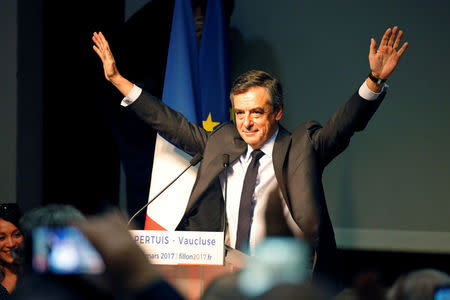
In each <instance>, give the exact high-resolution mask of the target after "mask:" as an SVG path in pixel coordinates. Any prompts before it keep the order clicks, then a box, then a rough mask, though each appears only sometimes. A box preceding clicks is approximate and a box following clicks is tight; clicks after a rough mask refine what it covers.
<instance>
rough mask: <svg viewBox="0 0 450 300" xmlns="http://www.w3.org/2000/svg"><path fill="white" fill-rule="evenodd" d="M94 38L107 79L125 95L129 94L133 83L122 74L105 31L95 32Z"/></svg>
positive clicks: (96, 51) (94, 47)
mask: <svg viewBox="0 0 450 300" xmlns="http://www.w3.org/2000/svg"><path fill="white" fill-rule="evenodd" d="M92 40H93V41H94V43H95V45H94V46H92V48H93V49H94V51H95V53H97V55H98V56H99V57H100V59H101V60H102V63H103V71H104V73H105V78H106V80H108V81H109V82H111V83H112V84H113V85H114V86H115V87H116V88H117V89H118V90H119V91H120V92H121V93H122V94H123V95H124V96H127V95H128V94H129V93H130V91H131V89H132V88H133V83H131V82H130V81H128V80H127V79H126V78H124V77H123V76H122V75H120V73H119V70H118V69H117V65H116V61H115V60H114V56H113V54H112V52H111V49H110V48H109V44H108V41H107V40H106V39H105V37H104V35H103V33H101V32H99V33H97V32H94V34H93V35H92Z"/></svg>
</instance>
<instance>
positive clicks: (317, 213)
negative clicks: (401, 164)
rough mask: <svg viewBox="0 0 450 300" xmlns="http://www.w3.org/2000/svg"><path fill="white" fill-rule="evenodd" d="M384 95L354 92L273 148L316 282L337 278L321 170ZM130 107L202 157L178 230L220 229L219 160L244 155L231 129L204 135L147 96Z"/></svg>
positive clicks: (279, 176)
mask: <svg viewBox="0 0 450 300" xmlns="http://www.w3.org/2000/svg"><path fill="white" fill-rule="evenodd" d="M384 95H385V93H383V94H381V95H380V97H379V99H378V100H376V101H367V100H364V99H362V98H361V97H360V96H359V95H358V93H355V94H354V95H353V96H352V97H351V98H350V99H349V100H348V101H347V102H346V103H345V104H344V105H343V106H342V107H341V108H340V109H339V110H338V111H337V112H336V113H335V114H334V115H333V116H332V117H331V119H330V120H329V121H328V122H327V123H326V124H325V126H323V127H322V126H321V125H320V124H319V123H318V122H316V121H308V122H305V123H303V124H301V125H300V126H298V127H297V128H296V129H295V130H294V131H293V132H292V133H290V132H288V131H287V130H286V129H284V128H282V127H280V130H279V133H278V136H277V138H276V141H275V145H274V148H273V166H274V170H275V177H276V179H277V182H278V185H279V188H280V190H281V192H282V194H283V196H284V199H285V200H286V204H287V206H288V208H289V210H290V212H291V215H292V217H293V219H294V221H295V222H296V223H297V225H298V226H299V228H300V229H301V230H302V232H303V234H304V236H305V239H306V240H307V241H308V242H309V243H310V246H311V247H312V248H313V249H314V251H315V254H316V263H315V267H314V277H315V278H319V277H320V278H324V279H327V280H332V281H335V282H336V281H339V279H340V275H339V273H340V272H339V266H338V258H337V249H336V242H335V238H334V232H333V227H332V224H331V221H330V217H329V214H328V209H327V205H326V202H325V196H324V190H323V187H322V173H323V170H324V168H325V166H326V165H327V164H328V163H329V162H330V161H331V160H332V159H333V158H334V157H336V155H338V154H339V153H341V152H342V151H343V150H344V149H345V148H346V147H347V145H348V144H349V141H350V138H351V137H352V135H353V133H354V132H356V131H360V130H363V129H364V128H365V126H366V125H367V123H368V121H369V120H370V118H371V117H372V115H373V114H374V113H375V111H376V109H377V108H378V106H379V104H380V103H381V100H382V99H383V98H384ZM129 107H130V109H132V110H133V111H134V112H135V113H136V114H137V115H138V116H139V117H140V118H142V119H143V120H145V121H146V122H148V123H149V124H150V125H152V126H153V127H154V128H155V129H157V130H159V131H160V132H161V133H162V134H163V135H164V136H165V137H166V138H168V139H169V140H170V141H172V142H173V143H174V144H176V145H178V146H179V147H180V148H181V149H183V150H184V151H185V152H187V153H190V154H196V153H202V154H203V161H202V163H201V165H200V168H199V171H198V174H197V179H196V181H195V184H194V187H193V189H192V193H191V195H190V198H189V202H188V205H187V209H186V212H185V215H184V217H183V218H182V220H181V222H180V224H179V225H178V227H177V230H198V231H220V230H222V224H223V223H222V221H223V216H224V213H223V212H224V200H223V196H222V190H221V187H220V182H219V176H218V175H219V174H220V173H221V172H222V171H223V162H222V161H223V160H222V157H223V154H228V155H230V162H233V161H235V160H236V159H237V158H238V157H239V156H240V155H241V154H243V153H244V152H245V151H246V150H247V144H246V143H245V142H244V141H243V140H242V138H241V137H240V136H239V133H238V131H237V130H236V127H235V125H234V124H232V123H225V124H222V125H221V126H219V127H218V128H217V129H215V130H214V131H213V132H211V133H209V132H206V131H205V130H204V129H203V128H201V127H199V126H197V125H196V124H193V123H189V122H188V121H187V120H186V119H185V118H184V117H183V116H182V115H181V114H180V113H178V112H176V111H174V110H172V109H170V108H169V107H167V106H166V105H164V104H163V103H162V102H161V101H160V100H158V99H157V98H155V97H153V96H151V95H149V94H148V93H145V92H143V93H142V94H141V96H140V97H139V98H138V99H137V100H136V101H135V102H134V103H133V104H131V105H130V106H129Z"/></svg>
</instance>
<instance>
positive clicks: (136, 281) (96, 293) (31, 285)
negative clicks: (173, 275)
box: [12, 204, 183, 300]
mask: <svg viewBox="0 0 450 300" xmlns="http://www.w3.org/2000/svg"><path fill="white" fill-rule="evenodd" d="M21 224H23V227H24V236H25V242H24V244H25V257H26V258H27V260H26V261H27V264H26V265H27V267H28V268H27V273H26V274H25V276H24V280H23V281H22V284H21V286H20V289H17V292H16V293H15V294H14V295H13V296H14V297H13V298H12V299H46V300H47V299H87V298H94V299H96V300H99V299H124V298H125V299H175V300H176V299H183V298H182V296H181V295H180V294H179V293H178V292H177V291H176V290H175V289H174V288H173V287H172V286H170V285H169V284H168V283H167V282H166V281H164V280H163V278H162V277H161V275H160V274H159V273H158V272H157V270H156V268H155V267H154V266H152V265H151V264H150V262H149V261H148V259H147V258H146V256H145V255H144V253H143V252H142V251H141V249H140V248H139V246H138V245H137V244H136V243H135V242H134V240H133V239H132V237H131V235H130V233H129V232H128V228H127V222H126V220H125V217H124V216H123V215H121V214H120V213H119V212H117V211H110V212H106V213H104V214H102V215H97V216H91V217H89V218H86V217H84V216H83V215H82V214H81V213H80V212H79V211H78V210H77V209H75V208H74V207H72V206H70V205H60V204H51V205H47V206H44V207H41V208H38V209H35V210H33V211H30V212H29V213H27V214H25V215H24V216H23V218H22V219H21ZM39 226H46V227H62V226H74V227H77V228H78V229H79V230H80V231H81V232H82V233H83V234H84V236H85V237H86V238H87V239H88V240H89V241H90V242H91V244H92V245H93V247H94V248H95V249H96V250H97V251H98V253H99V254H100V256H101V257H102V260H103V262H104V265H105V270H104V272H102V273H100V274H72V275H58V274H48V273H43V274H41V273H37V272H35V271H34V270H33V268H32V262H31V258H32V257H31V256H32V249H31V248H32V232H33V229H34V228H37V227H39Z"/></svg>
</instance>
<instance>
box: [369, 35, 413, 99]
mask: <svg viewBox="0 0 450 300" xmlns="http://www.w3.org/2000/svg"><path fill="white" fill-rule="evenodd" d="M402 35H403V31H401V30H400V31H399V30H398V27H397V26H395V27H394V28H393V29H391V28H388V29H387V30H386V32H385V33H384V35H383V38H382V39H381V42H380V45H379V47H378V49H377V43H376V41H375V39H373V38H371V39H370V51H369V64H370V70H371V72H372V76H373V77H375V78H378V79H381V80H386V79H387V78H388V77H389V75H391V73H392V72H393V71H394V69H395V67H396V66H397V64H398V62H399V60H400V57H401V56H402V55H403V53H404V52H405V50H406V48H407V47H408V43H407V42H405V43H404V44H403V45H402V47H401V48H400V49H398V47H399V46H400V42H401V40H402ZM366 83H367V85H368V87H369V88H370V89H371V90H372V91H373V92H376V93H378V92H379V91H380V90H381V88H382V87H383V83H381V82H380V83H379V84H376V83H375V82H374V81H373V80H371V79H370V78H369V77H368V78H367V80H366Z"/></svg>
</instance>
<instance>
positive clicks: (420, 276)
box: [386, 269, 450, 300]
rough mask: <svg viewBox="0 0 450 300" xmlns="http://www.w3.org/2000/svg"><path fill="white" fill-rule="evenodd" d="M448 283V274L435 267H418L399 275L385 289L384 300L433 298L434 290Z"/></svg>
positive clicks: (429, 299) (430, 299) (449, 283)
mask: <svg viewBox="0 0 450 300" xmlns="http://www.w3.org/2000/svg"><path fill="white" fill-rule="evenodd" d="M441 285H450V276H449V275H448V274H446V273H444V272H442V271H439V270H436V269H420V270H416V271H413V272H410V273H408V274H406V275H404V276H400V277H399V278H398V279H397V280H396V281H395V283H394V284H393V285H392V287H391V288H390V289H389V290H388V291H387V294H386V300H433V299H434V290H435V288H436V287H438V286H441Z"/></svg>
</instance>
